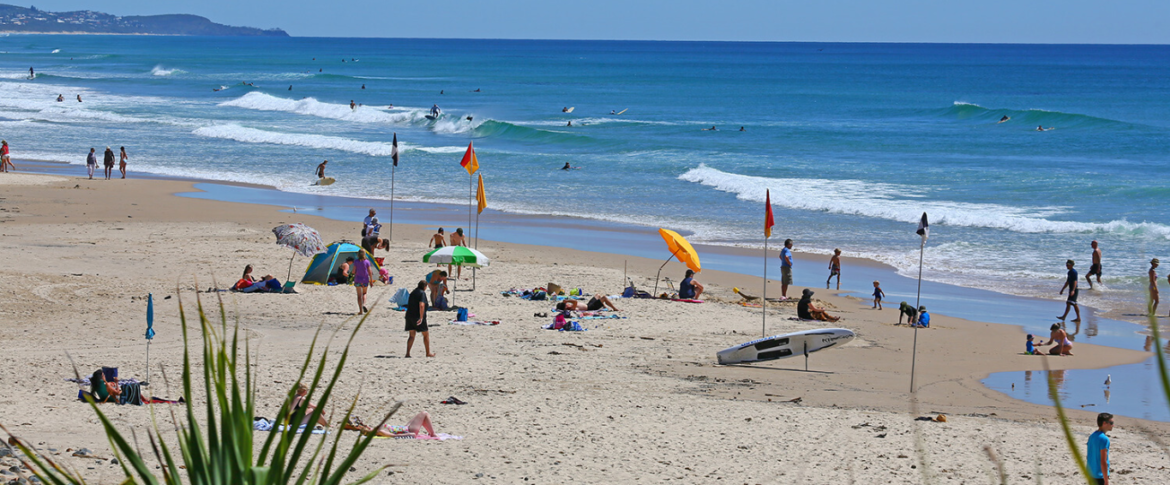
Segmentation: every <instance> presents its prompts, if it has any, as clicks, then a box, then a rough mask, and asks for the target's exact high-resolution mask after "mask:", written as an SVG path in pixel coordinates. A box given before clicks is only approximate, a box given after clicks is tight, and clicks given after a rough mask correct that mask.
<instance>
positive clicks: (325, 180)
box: [313, 177, 337, 186]
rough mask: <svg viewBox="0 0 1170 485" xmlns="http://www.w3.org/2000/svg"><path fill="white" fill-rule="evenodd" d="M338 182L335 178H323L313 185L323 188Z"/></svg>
mask: <svg viewBox="0 0 1170 485" xmlns="http://www.w3.org/2000/svg"><path fill="white" fill-rule="evenodd" d="M336 181H337V180H336V179H334V178H333V177H322V178H319V179H317V181H316V182H313V185H321V186H325V185H332V184H333V182H336Z"/></svg>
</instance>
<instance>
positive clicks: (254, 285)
mask: <svg viewBox="0 0 1170 485" xmlns="http://www.w3.org/2000/svg"><path fill="white" fill-rule="evenodd" d="M280 288H281V287H280V281H278V280H277V279H276V277H275V276H272V275H270V274H268V275H264V276H263V277H262V278H260V279H256V277H255V276H252V265H250V264H249V265H247V266H244V275H243V276H241V277H240V281H237V282H236V290H237V291H242V292H244V293H251V292H253V291H278V290H280Z"/></svg>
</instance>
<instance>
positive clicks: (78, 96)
mask: <svg viewBox="0 0 1170 485" xmlns="http://www.w3.org/2000/svg"><path fill="white" fill-rule="evenodd" d="M77 102H78V103H80V102H81V95H80V94H78V95H77Z"/></svg>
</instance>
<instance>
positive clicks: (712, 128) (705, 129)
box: [703, 125, 719, 131]
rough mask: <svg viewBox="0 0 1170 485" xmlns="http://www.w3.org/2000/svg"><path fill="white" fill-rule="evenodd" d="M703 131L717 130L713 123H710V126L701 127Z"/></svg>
mask: <svg viewBox="0 0 1170 485" xmlns="http://www.w3.org/2000/svg"><path fill="white" fill-rule="evenodd" d="M703 131H719V130H718V129H716V128H715V125H711V127H710V128H703Z"/></svg>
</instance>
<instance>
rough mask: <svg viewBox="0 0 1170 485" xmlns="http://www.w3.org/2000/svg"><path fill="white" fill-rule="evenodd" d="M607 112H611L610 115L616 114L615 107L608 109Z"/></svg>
mask: <svg viewBox="0 0 1170 485" xmlns="http://www.w3.org/2000/svg"><path fill="white" fill-rule="evenodd" d="M609 114H611V115H616V114H617V110H616V109H611V110H609Z"/></svg>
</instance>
